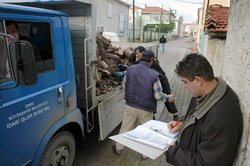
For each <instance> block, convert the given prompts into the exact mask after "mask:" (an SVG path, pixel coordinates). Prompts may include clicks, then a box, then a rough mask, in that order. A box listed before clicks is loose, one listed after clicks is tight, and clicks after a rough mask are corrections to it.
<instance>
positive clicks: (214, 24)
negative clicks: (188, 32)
mask: <svg viewBox="0 0 250 166" xmlns="http://www.w3.org/2000/svg"><path fill="white" fill-rule="evenodd" d="M228 14H229V8H228V7H223V6H221V5H210V6H209V7H208V9H207V13H206V20H205V25H204V27H205V30H206V31H208V32H227V23H228Z"/></svg>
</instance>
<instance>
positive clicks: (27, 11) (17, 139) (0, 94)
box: [0, 0, 158, 166]
mask: <svg viewBox="0 0 250 166" xmlns="http://www.w3.org/2000/svg"><path fill="white" fill-rule="evenodd" d="M0 2H4V1H0ZM6 2H8V3H17V4H4V3H0V133H1V136H0V165H3V166H13V165H34V166H37V165H42V166H43V165H44V166H47V165H53V166H54V165H72V163H73V161H74V156H75V150H76V147H77V144H78V143H79V142H81V140H82V137H83V136H84V135H85V133H89V132H91V131H92V130H93V129H94V128H98V129H99V131H100V132H99V138H100V140H103V139H105V138H106V137H107V136H108V135H109V134H110V133H111V132H112V131H113V130H114V129H115V128H116V127H117V126H118V125H119V124H120V122H121V120H122V114H123V111H122V110H123V106H124V89H123V88H122V86H118V87H117V88H115V89H114V90H112V91H110V92H108V93H105V94H103V95H100V96H96V87H95V85H96V80H95V79H96V77H95V76H96V75H95V72H96V55H95V54H96V44H95V43H96V36H95V35H96V23H95V8H96V7H95V6H94V5H93V4H92V2H91V1H89V0H73V1H72V0H56V1H54V0H47V1H46V0H43V1H40V0H29V1H28V2H27V1H20V0H18V1H17V0H8V1H6ZM30 6H33V7H30ZM51 9H53V10H51ZM9 22H12V23H13V22H14V23H15V26H16V28H17V29H18V33H19V35H20V36H22V37H20V40H17V39H16V38H15V36H14V35H11V33H9V32H8V26H9V25H8V23H9ZM23 36H25V37H23ZM25 39H26V40H25ZM35 47H37V48H38V49H39V55H38V54H37V52H36V51H35V49H34V48H35ZM157 48H158V47H156V49H157ZM38 56H39V58H37V57H38ZM96 121H97V122H98V123H96Z"/></svg>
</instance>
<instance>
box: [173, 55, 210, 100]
mask: <svg viewBox="0 0 250 166" xmlns="http://www.w3.org/2000/svg"><path fill="white" fill-rule="evenodd" d="M175 72H176V73H177V74H178V76H180V77H181V79H182V82H183V84H184V87H185V88H187V89H188V90H189V91H190V92H191V94H192V95H193V96H203V95H204V90H206V86H208V85H209V83H210V82H212V81H213V80H214V79H215V77H214V72H213V68H212V66H211V65H210V63H209V62H208V60H207V59H206V58H205V57H204V56H202V55H200V54H188V55H186V56H185V57H184V59H183V60H181V61H179V62H178V64H177V65H176V69H175Z"/></svg>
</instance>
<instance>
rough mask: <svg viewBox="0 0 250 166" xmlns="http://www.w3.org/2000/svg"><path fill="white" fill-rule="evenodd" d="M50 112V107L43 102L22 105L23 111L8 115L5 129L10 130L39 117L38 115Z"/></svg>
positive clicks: (46, 102)
mask: <svg viewBox="0 0 250 166" xmlns="http://www.w3.org/2000/svg"><path fill="white" fill-rule="evenodd" d="M48 110H50V106H49V105H48V101H44V102H42V103H39V104H37V105H35V104H34V102H30V103H27V104H25V105H24V110H23V111H21V112H18V113H16V114H13V115H10V116H9V117H8V121H9V122H8V123H7V124H6V128H7V129H10V128H12V127H15V126H17V125H19V124H21V123H25V122H26V121H28V120H30V119H32V118H34V117H37V116H39V115H40V114H42V113H44V112H46V111H48Z"/></svg>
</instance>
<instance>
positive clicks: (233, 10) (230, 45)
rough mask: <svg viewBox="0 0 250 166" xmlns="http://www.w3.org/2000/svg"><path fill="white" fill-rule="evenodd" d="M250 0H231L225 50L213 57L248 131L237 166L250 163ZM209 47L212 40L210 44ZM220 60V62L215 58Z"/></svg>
mask: <svg viewBox="0 0 250 166" xmlns="http://www.w3.org/2000/svg"><path fill="white" fill-rule="evenodd" d="M249 8H250V1H249V0H231V4H230V15H229V22H228V31H227V40H226V44H225V53H224V54H221V53H219V52H217V53H216V54H217V55H216V56H215V57H209V59H210V60H211V59H213V60H212V61H213V65H214V68H215V70H216V71H215V73H217V74H218V75H220V76H221V77H222V78H224V79H225V80H226V82H227V83H228V84H229V85H230V86H231V87H232V88H233V89H234V90H235V92H236V93H237V95H238V97H239V99H240V105H241V109H242V112H243V120H244V132H243V137H242V140H241V145H240V147H239V154H238V157H237V159H236V160H235V164H234V165H235V166H247V165H250V150H249V149H250V138H249V131H250V127H249V126H250V125H249V122H250V116H249V114H250V86H249V85H250V31H249V27H250V20H249V18H250V12H248V11H249ZM208 47H209V44H208ZM215 61H217V62H215Z"/></svg>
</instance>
